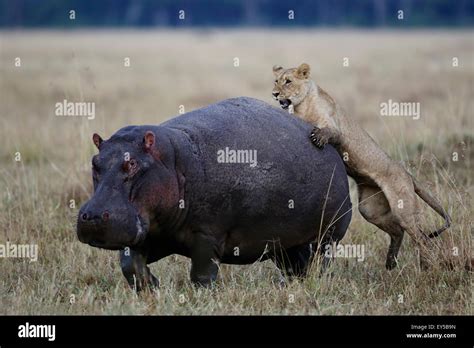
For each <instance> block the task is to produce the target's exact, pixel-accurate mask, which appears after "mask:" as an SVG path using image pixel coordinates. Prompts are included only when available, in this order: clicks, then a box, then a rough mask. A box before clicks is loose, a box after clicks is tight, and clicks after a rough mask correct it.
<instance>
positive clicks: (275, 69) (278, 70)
mask: <svg viewBox="0 0 474 348" xmlns="http://www.w3.org/2000/svg"><path fill="white" fill-rule="evenodd" d="M282 70H283V67H282V66H280V65H274V66H273V74H274V75H275V76H278V75H279V74H280V73H281V71H282Z"/></svg>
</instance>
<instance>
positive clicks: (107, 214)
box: [102, 210, 110, 221]
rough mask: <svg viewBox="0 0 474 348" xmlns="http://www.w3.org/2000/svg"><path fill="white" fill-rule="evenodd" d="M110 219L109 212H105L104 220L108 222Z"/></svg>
mask: <svg viewBox="0 0 474 348" xmlns="http://www.w3.org/2000/svg"><path fill="white" fill-rule="evenodd" d="M109 217H110V215H109V212H108V211H107V210H106V211H104V213H103V214H102V220H104V221H107V220H108V219H109Z"/></svg>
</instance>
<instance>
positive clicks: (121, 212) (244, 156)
mask: <svg viewBox="0 0 474 348" xmlns="http://www.w3.org/2000/svg"><path fill="white" fill-rule="evenodd" d="M311 129H312V127H311V125H309V124H307V123H305V122H304V121H301V120H300V119H298V118H296V117H294V116H293V115H290V114H288V113H286V112H284V111H282V110H281V109H277V108H275V107H273V106H270V105H269V104H267V103H265V102H263V101H259V100H256V99H252V98H247V97H240V98H233V99H227V100H224V101H221V102H219V103H216V104H212V105H209V106H207V107H204V108H201V109H197V110H195V111H192V112H189V113H186V114H183V115H180V116H177V117H175V118H172V119H170V120H168V121H166V122H164V123H162V124H160V125H142V126H127V127H124V128H122V129H120V130H118V131H117V132H116V133H115V134H114V135H112V137H111V138H110V139H108V140H103V139H102V138H101V137H100V136H99V135H98V134H94V135H93V137H92V139H93V142H94V144H95V145H96V147H97V148H98V150H99V153H98V154H97V155H95V156H93V158H92V178H93V187H94V194H93V196H92V198H91V199H90V200H89V201H87V202H86V203H84V204H83V205H82V207H81V208H80V211H79V214H78V219H77V235H78V238H79V240H80V241H81V242H83V243H87V244H89V245H91V246H93V247H98V248H104V249H112V250H120V265H121V269H122V272H123V274H124V276H125V278H126V280H127V281H128V283H129V284H130V286H132V287H133V288H134V289H135V290H141V289H144V288H150V287H156V286H158V285H159V282H158V279H157V278H156V277H155V276H154V275H153V274H152V273H151V272H150V269H149V268H148V266H147V265H148V264H150V263H153V262H156V261H158V260H160V259H162V258H164V257H166V256H168V255H172V254H179V255H183V256H186V257H189V258H190V259H191V264H192V265H191V275H190V277H191V281H192V282H193V283H195V284H199V285H202V286H209V285H211V284H212V283H213V282H214V281H215V280H216V277H217V273H218V265H219V263H225V264H250V263H253V262H256V261H263V260H267V259H270V260H272V261H273V262H274V263H275V264H276V266H277V267H278V268H279V269H280V270H281V272H282V273H284V274H285V275H287V276H288V277H290V278H291V277H304V276H306V275H307V271H308V268H309V265H310V263H311V260H312V259H313V256H314V254H316V253H317V254H318V255H320V256H321V257H323V260H325V258H324V248H323V246H327V245H329V244H330V243H331V244H332V243H337V242H339V241H340V240H341V239H342V238H343V236H344V235H345V233H346V230H347V227H348V225H349V223H350V220H351V209H352V206H351V201H350V197H349V186H348V180H347V174H346V171H345V167H344V164H343V162H342V159H341V158H340V156H339V155H338V154H337V152H336V150H335V149H334V148H332V147H331V146H326V147H325V148H324V149H317V148H315V147H314V146H313V145H312V143H311V140H310V139H309V137H308V134H310V133H311ZM317 250H319V251H320V252H317Z"/></svg>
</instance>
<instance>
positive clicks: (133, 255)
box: [120, 249, 160, 291]
mask: <svg viewBox="0 0 474 348" xmlns="http://www.w3.org/2000/svg"><path fill="white" fill-rule="evenodd" d="M146 259H147V255H146V254H144V253H142V252H139V251H135V250H131V249H130V250H121V251H120V267H121V268H122V273H123V275H124V276H125V278H126V279H127V282H128V284H129V285H130V286H131V287H132V288H133V289H135V290H136V291H141V290H143V289H145V288H147V287H149V288H154V287H156V288H158V287H159V285H160V284H159V281H158V279H157V278H156V277H155V276H154V275H153V274H151V272H150V269H149V268H148V266H147V264H146Z"/></svg>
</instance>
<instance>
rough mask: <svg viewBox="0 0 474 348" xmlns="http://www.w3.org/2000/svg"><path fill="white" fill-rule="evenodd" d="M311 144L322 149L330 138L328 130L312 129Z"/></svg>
mask: <svg viewBox="0 0 474 348" xmlns="http://www.w3.org/2000/svg"><path fill="white" fill-rule="evenodd" d="M310 138H311V142H312V143H313V144H314V145H316V146H317V147H318V148H320V149H323V148H324V146H325V145H326V144H327V143H329V139H330V138H331V131H330V130H329V129H328V128H318V127H314V128H313V131H312V132H311V135H310Z"/></svg>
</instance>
